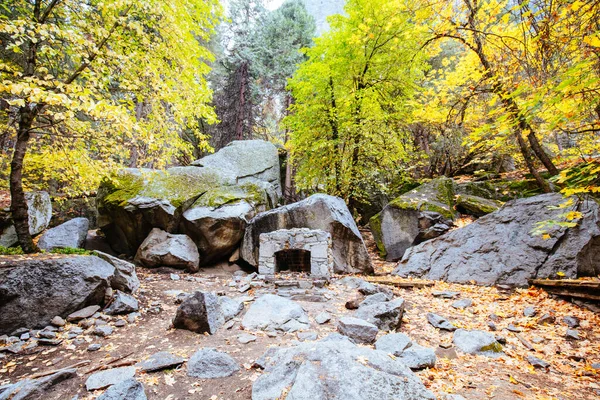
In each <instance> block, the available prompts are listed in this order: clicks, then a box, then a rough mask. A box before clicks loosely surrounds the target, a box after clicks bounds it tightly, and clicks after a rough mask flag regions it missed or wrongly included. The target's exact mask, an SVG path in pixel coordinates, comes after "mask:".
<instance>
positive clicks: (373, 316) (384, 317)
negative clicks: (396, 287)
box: [354, 298, 405, 331]
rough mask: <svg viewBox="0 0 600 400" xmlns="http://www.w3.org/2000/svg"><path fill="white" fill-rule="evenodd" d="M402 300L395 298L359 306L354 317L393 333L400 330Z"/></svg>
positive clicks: (402, 310) (402, 311)
mask: <svg viewBox="0 0 600 400" xmlns="http://www.w3.org/2000/svg"><path fill="white" fill-rule="evenodd" d="M404 304H405V302H404V300H403V299H400V298H397V299H395V300H391V301H385V302H381V303H375V304H371V305H368V306H361V307H359V308H358V310H357V311H356V313H355V315H354V316H355V317H356V318H359V319H363V320H365V321H367V322H370V323H372V324H374V325H376V326H377V327H378V328H379V329H381V330H384V331H393V330H396V329H399V328H400V324H401V323H402V317H403V315H404Z"/></svg>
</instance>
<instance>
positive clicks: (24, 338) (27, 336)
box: [19, 332, 56, 340]
mask: <svg viewBox="0 0 600 400" xmlns="http://www.w3.org/2000/svg"><path fill="white" fill-rule="evenodd" d="M55 335H56V334H55ZM30 337H31V335H30V334H29V332H25V333H24V334H22V335H21V337H20V338H19V339H20V340H29V339H30Z"/></svg>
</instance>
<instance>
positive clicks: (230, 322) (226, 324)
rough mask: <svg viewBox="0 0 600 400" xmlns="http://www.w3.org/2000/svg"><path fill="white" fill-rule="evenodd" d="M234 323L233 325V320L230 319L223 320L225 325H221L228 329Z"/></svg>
mask: <svg viewBox="0 0 600 400" xmlns="http://www.w3.org/2000/svg"><path fill="white" fill-rule="evenodd" d="M234 325H235V320H233V319H232V320H229V321H227V322H225V325H223V328H224V329H227V330H230V329H231V328H233V326H234Z"/></svg>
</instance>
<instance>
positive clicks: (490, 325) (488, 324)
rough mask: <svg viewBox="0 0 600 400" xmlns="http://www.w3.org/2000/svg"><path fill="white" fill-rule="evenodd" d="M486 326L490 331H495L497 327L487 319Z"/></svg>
mask: <svg viewBox="0 0 600 400" xmlns="http://www.w3.org/2000/svg"><path fill="white" fill-rule="evenodd" d="M487 326H488V327H489V328H490V330H491V331H497V330H498V328H497V327H496V324H495V323H493V322H492V321H488V323H487Z"/></svg>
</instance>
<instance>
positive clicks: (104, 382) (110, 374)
mask: <svg viewBox="0 0 600 400" xmlns="http://www.w3.org/2000/svg"><path fill="white" fill-rule="evenodd" d="M134 375H135V367H120V368H113V369H107V370H104V371H100V372H96V373H93V374H92V375H90V376H89V377H88V378H87V380H86V381H85V387H86V389H87V390H88V391H92V390H99V389H106V388H107V387H109V386H112V385H116V384H118V383H121V382H123V381H126V380H128V379H131V378H133V376H134Z"/></svg>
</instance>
